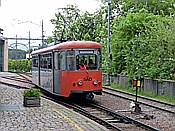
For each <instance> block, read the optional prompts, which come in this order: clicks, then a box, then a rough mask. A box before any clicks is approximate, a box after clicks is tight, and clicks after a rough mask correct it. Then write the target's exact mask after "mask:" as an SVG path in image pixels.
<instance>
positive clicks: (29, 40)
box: [28, 31, 30, 72]
mask: <svg viewBox="0 0 175 131" xmlns="http://www.w3.org/2000/svg"><path fill="white" fill-rule="evenodd" d="M28 54H29V58H28V71H29V72H30V31H29V50H28Z"/></svg>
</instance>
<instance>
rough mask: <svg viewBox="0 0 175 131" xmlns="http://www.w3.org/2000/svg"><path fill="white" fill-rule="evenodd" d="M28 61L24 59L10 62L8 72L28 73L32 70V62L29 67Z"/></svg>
mask: <svg viewBox="0 0 175 131" xmlns="http://www.w3.org/2000/svg"><path fill="white" fill-rule="evenodd" d="M28 62H29V61H28V60H27V59H22V60H11V59H9V60H8V70H10V71H14V70H16V71H18V72H26V71H28V70H29V68H30V70H31V69H32V60H30V67H28Z"/></svg>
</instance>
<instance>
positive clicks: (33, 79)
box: [32, 67, 39, 85]
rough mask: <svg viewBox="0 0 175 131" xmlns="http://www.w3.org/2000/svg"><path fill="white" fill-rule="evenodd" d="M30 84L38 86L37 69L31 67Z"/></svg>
mask: <svg viewBox="0 0 175 131" xmlns="http://www.w3.org/2000/svg"><path fill="white" fill-rule="evenodd" d="M32 82H33V83H35V84H37V85H39V77H38V68H37V67H32Z"/></svg>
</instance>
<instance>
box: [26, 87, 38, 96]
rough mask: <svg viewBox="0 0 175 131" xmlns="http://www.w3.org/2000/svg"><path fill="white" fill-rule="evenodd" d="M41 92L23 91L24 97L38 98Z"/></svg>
mask: <svg viewBox="0 0 175 131" xmlns="http://www.w3.org/2000/svg"><path fill="white" fill-rule="evenodd" d="M40 96H41V92H40V90H39V89H25V90H24V97H40Z"/></svg>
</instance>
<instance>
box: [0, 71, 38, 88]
mask: <svg viewBox="0 0 175 131" xmlns="http://www.w3.org/2000/svg"><path fill="white" fill-rule="evenodd" d="M0 83H1V84H5V85H8V86H13V87H17V88H32V87H35V86H36V85H35V84H33V83H32V81H31V77H29V76H26V75H25V73H14V72H13V73H12V74H8V75H4V76H1V81H0Z"/></svg>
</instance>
